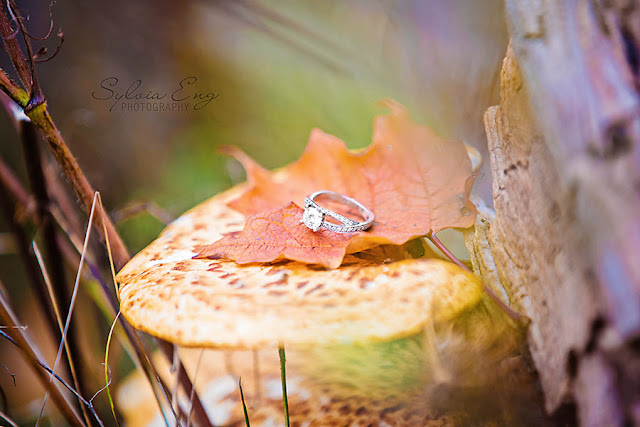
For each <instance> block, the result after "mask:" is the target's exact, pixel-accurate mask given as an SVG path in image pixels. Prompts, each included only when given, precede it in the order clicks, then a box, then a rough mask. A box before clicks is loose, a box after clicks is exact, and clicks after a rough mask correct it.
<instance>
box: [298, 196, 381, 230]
mask: <svg viewBox="0 0 640 427" xmlns="http://www.w3.org/2000/svg"><path fill="white" fill-rule="evenodd" d="M316 198H327V199H330V200H333V201H334V202H338V203H340V204H343V205H346V206H348V207H350V208H354V209H356V210H357V211H358V213H359V214H360V216H361V217H362V221H356V220H353V219H351V218H347V217H346V216H344V215H340V214H339V213H335V212H333V211H331V210H329V209H327V208H324V207H322V206H320V205H318V204H317V203H316V202H315V199H316ZM327 216H330V217H331V218H333V219H335V220H337V221H338V222H340V224H336V223H335V222H330V221H327V220H326V219H325V217H327ZM373 219H374V215H373V212H371V211H370V210H369V209H367V208H366V207H365V206H364V205H362V203H360V202H358V201H357V200H355V199H352V198H351V197H347V196H344V195H342V194H340V193H336V192H334V191H328V190H322V191H316V192H315V193H313V194H311V195H310V196H307V197H305V199H304V214H303V215H302V220H301V221H300V222H301V223H303V224H304V225H306V226H307V227H308V228H310V229H311V230H313V231H314V232H315V231H318V230H319V229H320V228H325V229H327V230H330V231H333V232H335V233H356V232H358V231H364V230H366V229H367V228H369V227H371V224H372V223H373Z"/></svg>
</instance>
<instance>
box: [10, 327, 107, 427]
mask: <svg viewBox="0 0 640 427" xmlns="http://www.w3.org/2000/svg"><path fill="white" fill-rule="evenodd" d="M0 336H2V337H4V338H5V339H6V340H7V341H9V342H11V343H12V344H13V345H15V346H16V347H18V348H20V349H21V350H22V348H21V347H20V345H19V344H18V342H17V341H16V340H14V339H13V338H12V337H11V336H9V335H8V334H6V333H4V332H2V331H0ZM35 362H36V364H37V365H38V366H39V367H40V368H42V369H43V370H44V371H45V372H46V373H48V374H50V375H52V376H53V378H55V379H56V380H57V381H58V382H59V383H60V384H62V385H63V386H64V387H65V388H66V389H67V390H69V391H70V392H71V393H72V394H73V395H74V396H75V397H77V398H78V400H79V401H80V402H81V403H82V404H83V405H84V406H86V407H87V408H88V409H89V411H90V412H91V414H92V415H93V417H94V418H95V419H96V421H97V422H98V424H99V425H100V426H102V427H104V424H103V422H102V420H101V419H100V417H99V416H98V414H97V412H96V411H95V408H94V407H93V404H92V401H93V398H95V396H96V395H97V393H99V392H100V391H102V389H100V390H98V392H97V393H96V395H94V396H93V397H92V398H91V400H90V401H87V400H86V399H85V398H84V397H82V395H80V393H78V391H77V390H75V389H74V388H73V387H71V386H70V385H69V384H67V383H66V382H65V380H63V379H62V378H60V376H59V375H57V374H55V373H54V372H53V370H52V369H51V368H49V367H48V366H47V365H45V364H44V362H42V360H40V359H39V358H37V357H36V359H35ZM50 385H53V384H50Z"/></svg>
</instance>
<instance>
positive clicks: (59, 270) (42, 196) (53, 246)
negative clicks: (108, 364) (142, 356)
mask: <svg viewBox="0 0 640 427" xmlns="http://www.w3.org/2000/svg"><path fill="white" fill-rule="evenodd" d="M20 139H21V141H22V147H23V151H24V156H25V165H26V168H27V173H28V175H29V182H30V184H31V190H32V191H33V194H34V196H35V198H36V209H37V212H38V217H39V218H41V220H42V222H41V229H42V238H43V241H44V249H45V254H46V258H47V259H48V260H49V263H48V264H49V271H50V273H51V275H50V278H51V284H52V286H51V287H48V288H47V289H48V290H52V291H53V293H52V294H51V299H52V305H53V307H54V312H55V309H56V306H57V307H59V308H60V311H61V315H62V316H64V315H66V314H67V312H68V310H69V305H68V301H69V292H68V290H67V279H66V274H65V270H64V264H63V263H62V262H60V260H61V259H62V254H61V251H60V247H59V246H58V242H57V239H56V234H57V233H56V227H55V222H54V220H53V217H52V216H51V212H50V211H49V209H48V206H49V203H50V201H49V195H48V191H47V185H46V182H45V178H44V167H43V164H42V156H41V154H40V148H39V146H38V134H37V133H36V128H35V126H34V125H33V123H31V121H30V120H28V119H26V117H25V120H21V121H20ZM41 270H43V271H44V265H41ZM45 284H46V280H45ZM55 314H56V315H57V316H56V320H57V321H58V322H59V321H60V319H61V316H60V315H58V313H55ZM59 326H60V327H61V325H59ZM66 341H68V346H67V342H65V346H67V352H66V356H67V364H68V367H69V370H70V372H71V377H72V379H73V383H74V386H75V387H76V388H77V389H78V390H79V391H80V392H81V393H85V392H86V391H87V390H86V389H85V387H82V386H81V384H80V382H79V380H78V375H77V373H76V366H77V363H76V362H77V361H79V360H81V353H80V344H79V343H78V336H77V333H76V332H75V329H72V330H71V331H70V333H69V337H68V339H67V340H66ZM80 409H81V410H82V413H83V416H84V418H85V421H86V422H87V424H89V423H90V421H89V414H88V413H87V411H86V409H85V408H84V407H83V406H82V405H81V406H80Z"/></svg>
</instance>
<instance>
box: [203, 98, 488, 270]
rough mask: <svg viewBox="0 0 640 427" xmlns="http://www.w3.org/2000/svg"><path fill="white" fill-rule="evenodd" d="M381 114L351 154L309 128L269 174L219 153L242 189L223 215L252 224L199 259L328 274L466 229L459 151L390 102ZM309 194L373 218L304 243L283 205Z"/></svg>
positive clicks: (464, 156) (467, 176) (466, 180)
mask: <svg viewBox="0 0 640 427" xmlns="http://www.w3.org/2000/svg"><path fill="white" fill-rule="evenodd" d="M385 105H386V106H387V107H388V108H389V109H390V114H388V115H385V116H379V117H377V118H376V120H375V122H374V132H373V143H372V144H371V145H370V146H369V147H368V148H367V149H366V150H364V151H361V152H358V153H354V152H352V151H349V150H348V149H347V147H346V145H345V144H344V142H343V141H342V140H340V139H338V138H336V137H334V136H331V135H328V134H326V133H324V132H322V131H320V130H318V129H314V130H313V131H312V132H311V136H310V139H309V143H308V145H307V147H306V149H305V151H304V153H303V154H302V156H301V157H300V159H298V160H297V161H295V162H294V163H292V164H291V165H289V166H287V167H285V168H283V169H282V170H279V171H277V172H274V173H272V172H269V171H267V170H266V169H264V168H263V167H261V166H260V165H258V164H257V163H256V162H255V161H254V160H252V159H251V158H250V157H249V156H247V155H246V154H245V153H243V152H241V151H240V150H239V149H237V148H233V147H227V148H226V152H227V153H228V154H230V155H232V156H234V157H235V158H237V159H238V160H239V161H240V162H241V163H242V164H243V165H244V167H245V169H246V172H247V181H248V187H247V190H246V191H244V192H243V193H242V194H241V195H240V196H239V197H237V198H236V199H234V200H232V201H231V202H230V203H229V206H230V207H232V208H233V209H235V210H237V211H239V212H241V213H242V214H244V215H245V216H251V215H256V214H259V215H257V216H255V217H253V218H251V220H250V221H248V222H247V228H245V230H243V231H242V232H241V233H239V234H235V235H233V236H229V237H227V238H225V239H224V240H223V241H221V242H215V243H213V247H212V248H209V249H207V250H205V251H203V252H202V253H201V254H199V256H202V257H207V256H208V255H207V254H215V256H216V257H226V258H228V259H235V260H236V261H238V262H240V263H248V262H266V261H272V260H275V259H278V258H281V257H285V258H288V259H292V260H296V261H300V262H307V263H318V264H322V265H325V266H331V267H336V266H338V265H339V264H340V262H339V260H337V258H338V257H339V254H340V253H342V254H344V253H354V252H357V251H360V250H363V249H366V248H370V247H373V246H376V245H380V244H396V245H400V244H403V243H405V242H407V241H409V240H411V239H413V238H415V237H419V236H424V235H427V234H429V233H430V232H434V233H436V232H438V231H440V230H442V229H444V228H449V227H461V228H466V227H470V226H471V225H473V222H474V218H475V214H476V209H475V206H474V205H473V203H471V201H470V200H469V194H470V192H471V187H472V185H473V175H472V172H471V160H470V159H469V155H468V153H467V149H466V147H465V145H464V144H463V143H462V142H460V141H454V140H444V139H441V138H439V137H438V136H436V135H435V133H434V132H433V131H432V130H431V129H429V128H428V127H426V126H423V125H418V124H416V123H414V122H413V121H412V120H411V118H410V116H409V113H408V111H407V110H406V108H405V107H404V106H402V105H400V104H398V103H397V102H395V101H391V100H387V101H385ZM318 190H331V191H335V192H338V193H341V194H344V195H346V196H349V197H352V198H355V199H356V200H358V201H359V202H361V203H362V204H363V205H364V206H367V207H368V208H369V209H371V210H372V211H373V212H374V214H375V221H374V223H373V226H372V227H371V228H370V229H369V230H368V231H366V232H360V233H351V234H347V235H342V236H335V233H328V234H326V235H325V234H324V233H321V234H319V235H318V236H314V233H313V232H312V231H311V230H309V229H307V228H306V227H305V226H304V225H302V224H294V221H293V219H294V217H296V218H297V215H298V210H300V208H296V209H297V210H296V209H294V208H293V207H292V206H291V205H290V203H291V202H294V203H296V204H299V205H302V203H303V201H304V198H305V196H307V195H309V194H311V193H313V192H315V191H318ZM267 219H268V220H267ZM282 221H285V222H284V223H283V222H282ZM285 223H286V224H285ZM329 234H331V236H330V235H329ZM345 236H346V237H345ZM310 242H322V244H319V245H315V244H309V243H310ZM343 250H344V251H343Z"/></svg>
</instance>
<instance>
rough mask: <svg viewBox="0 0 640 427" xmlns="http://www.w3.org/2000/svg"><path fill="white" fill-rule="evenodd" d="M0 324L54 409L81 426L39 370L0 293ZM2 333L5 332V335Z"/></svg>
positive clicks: (47, 377)
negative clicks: (3, 326)
mask: <svg viewBox="0 0 640 427" xmlns="http://www.w3.org/2000/svg"><path fill="white" fill-rule="evenodd" d="M0 322H2V323H3V324H4V325H6V326H10V328H7V329H0V334H2V335H3V336H4V335H7V336H9V337H10V338H11V341H12V342H14V343H15V345H16V346H17V347H18V348H19V349H20V350H21V351H22V353H23V354H24V356H25V360H27V361H28V362H29V364H30V365H31V367H32V368H33V370H34V372H35V373H36V375H37V377H38V379H39V380H40V382H41V383H42V385H43V386H44V388H45V389H47V390H48V392H49V393H50V394H51V398H52V399H53V400H54V401H55V402H56V407H57V408H58V409H59V410H60V412H61V413H62V415H63V416H64V417H65V419H66V420H67V421H68V422H69V423H70V424H71V425H74V426H82V425H83V421H82V418H81V416H80V414H78V413H77V412H76V410H75V409H74V408H73V406H71V405H70V404H69V402H68V401H67V400H66V399H65V398H64V396H63V395H62V393H61V392H60V390H59V389H58V387H56V386H55V385H53V384H51V383H50V382H49V376H48V375H46V373H45V372H43V371H42V370H41V369H40V367H41V365H40V358H39V357H38V356H37V355H36V352H37V350H36V347H35V346H34V345H33V344H32V343H31V342H30V340H29V339H28V338H27V335H26V332H25V331H24V330H22V329H20V328H16V327H15V326H17V325H18V324H19V323H18V321H17V319H16V317H15V315H14V313H13V311H11V307H10V305H9V302H8V301H7V300H6V298H5V296H4V295H3V294H2V293H0ZM4 331H6V334H5V332H4Z"/></svg>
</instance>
